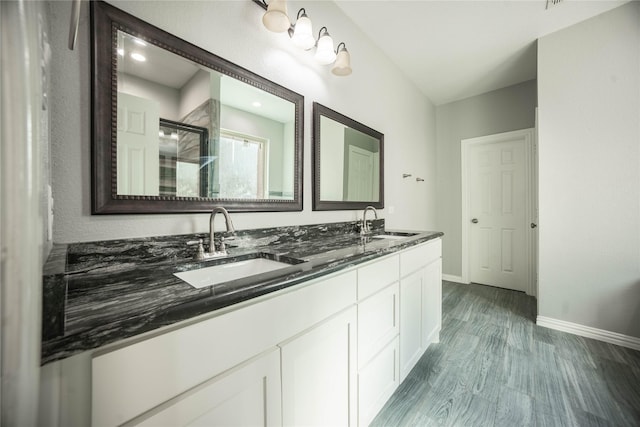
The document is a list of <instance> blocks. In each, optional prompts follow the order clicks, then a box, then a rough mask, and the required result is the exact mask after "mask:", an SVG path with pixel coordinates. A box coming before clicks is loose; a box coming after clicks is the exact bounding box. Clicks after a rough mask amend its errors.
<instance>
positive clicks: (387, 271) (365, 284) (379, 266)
mask: <svg viewBox="0 0 640 427" xmlns="http://www.w3.org/2000/svg"><path fill="white" fill-rule="evenodd" d="M398 259H399V258H398V255H392V256H388V257H385V258H382V259H380V260H376V261H374V262H372V263H371V264H367V265H364V266H363V267H360V268H359V269H358V300H362V299H364V298H367V297H368V296H369V295H373V294H375V293H376V292H378V291H379V290H380V289H382V288H384V287H385V286H388V285H390V284H391V283H393V282H396V281H397V280H398V278H399V277H400V266H399V264H398Z"/></svg>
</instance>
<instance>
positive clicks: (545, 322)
mask: <svg viewBox="0 0 640 427" xmlns="http://www.w3.org/2000/svg"><path fill="white" fill-rule="evenodd" d="M536 324H537V325H538V326H544V327H545V328H549V329H555V330H558V331H562V332H568V333H570V334H574V335H579V336H581V337H586V338H593V339H594V340H598V341H604V342H608V343H610V344H616V345H619V346H622V347H627V348H631V349H633V350H640V338H636V337H632V336H629V335H624V334H619V333H617V332H611V331H605V330H604V329H598V328H592V327H591V326H584V325H579V324H577V323H571V322H566V321H564V320H558V319H553V318H551V317H545V316H538V317H537V318H536Z"/></svg>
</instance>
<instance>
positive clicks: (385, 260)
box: [43, 220, 442, 426]
mask: <svg viewBox="0 0 640 427" xmlns="http://www.w3.org/2000/svg"><path fill="white" fill-rule="evenodd" d="M383 227H384V222H383V220H379V221H374V226H373V230H372V234H371V235H369V236H366V237H361V236H360V235H358V234H357V233H354V232H345V230H352V228H353V224H350V223H340V224H325V225H321V226H305V227H288V228H285V229H277V230H276V229H270V230H254V231H252V232H250V233H249V232H246V234H244V235H243V232H239V233H238V235H237V236H236V239H235V240H232V241H229V244H230V245H229V249H228V250H229V255H228V258H229V259H230V260H231V259H238V257H243V256H248V254H250V253H255V252H260V253H262V254H269V255H268V256H270V257H272V258H273V257H288V258H292V259H295V260H296V261H299V262H296V263H295V264H294V263H291V264H290V265H287V266H285V267H283V268H281V269H279V270H275V271H271V272H267V273H264V274H261V275H257V276H253V277H247V278H242V279H239V280H234V281H231V282H227V283H222V284H220V285H214V286H210V287H205V288H201V289H195V288H193V287H191V286H190V285H188V284H187V283H185V282H183V281H182V280H181V279H179V278H178V277H176V276H175V275H174V273H176V272H180V271H185V270H186V269H193V268H200V267H203V266H204V267H206V266H207V265H209V264H210V263H211V261H204V262H201V263H199V262H194V261H192V260H189V257H190V256H191V255H192V251H193V248H190V249H189V252H186V251H185V250H184V249H183V248H182V246H184V244H182V246H178V244H177V243H176V244H175V245H173V244H170V243H168V242H167V241H163V242H160V241H157V239H156V241H147V242H146V243H144V244H143V245H142V246H145V245H146V246H145V247H146V248H147V250H148V251H153V250H154V249H153V248H156V249H155V250H157V248H158V247H159V246H161V247H163V248H164V249H163V250H158V253H161V254H162V255H161V256H160V258H161V259H160V260H157V259H153V258H151V257H149V258H145V257H144V256H142V257H139V258H141V261H140V264H139V265H136V266H135V267H133V266H131V265H130V262H131V260H126V259H123V257H125V258H126V256H125V255H124V254H126V253H129V254H131V253H132V252H133V249H132V247H131V246H130V245H132V242H105V244H104V245H93V246H92V245H91V244H79V245H81V246H80V247H78V248H71V247H67V248H65V249H64V251H66V256H65V257H66V259H67V262H66V265H67V269H68V268H69V260H75V261H74V262H77V263H78V266H80V264H82V268H84V270H83V271H77V272H75V273H71V272H68V271H67V272H66V273H65V274H62V275H60V274H57V275H56V274H53V275H51V276H48V277H45V284H46V286H49V287H50V289H49V295H50V296H55V295H56V292H54V291H52V288H55V287H56V286H60V285H61V281H64V283H65V289H66V297H65V303H64V304H62V310H63V311H64V313H63V314H62V316H63V319H66V320H65V322H63V324H62V330H60V329H58V330H56V328H55V327H52V326H51V325H49V326H50V327H49V328H45V330H47V331H48V332H47V333H49V334H50V335H51V336H50V337H49V338H48V339H45V340H44V342H43V361H44V363H45V365H44V366H43V376H44V377H45V381H44V383H45V387H46V385H47V384H53V386H52V388H55V389H56V390H59V393H58V394H57V396H55V399H53V398H52V399H51V401H50V402H45V404H44V407H45V408H47V407H49V410H50V411H52V413H57V417H58V420H59V422H58V423H53V424H59V425H93V426H117V425H148V426H157V425H171V426H178V425H192V423H195V424H197V425H231V424H234V425H301V424H305V425H310V424H314V425H368V424H369V423H370V422H371V420H372V419H373V418H374V417H375V415H376V414H377V413H378V411H379V410H380V409H381V408H382V406H383V405H384V404H385V402H386V401H387V400H388V398H389V397H390V396H391V394H392V393H393V392H394V390H395V389H396V388H397V387H398V385H399V384H400V383H401V382H402V380H403V379H404V378H405V377H406V375H407V374H408V373H409V371H410V370H411V369H412V368H413V366H414V365H415V364H416V363H417V361H418V360H419V358H420V357H421V355H422V354H423V353H424V351H425V350H426V349H427V347H428V346H429V345H430V344H431V343H433V342H437V341H438V338H439V331H440V326H441V252H442V251H441V240H440V237H441V236H442V233H436V232H422V233H390V232H388V231H387V232H385V231H384V228H383ZM179 237H180V236H179ZM173 238H174V239H175V238H176V237H173ZM152 240H153V239H152ZM178 240H180V239H178ZM109 244H111V245H112V246H111V249H106V247H107V246H109ZM83 245H84V246H83ZM138 245H140V242H138ZM114 247H119V248H120V250H115V249H114ZM125 247H126V248H128V249H125ZM100 248H101V249H100ZM171 248H176V249H175V251H174V250H173V249H171ZM138 250H142V249H140V248H139V246H138ZM92 251H93V255H89V253H90V252H92ZM116 252H117V253H118V254H120V255H121V256H120V257H118V256H115V255H114V253H116ZM143 252H144V250H143ZM80 253H84V257H83V256H80V255H79V254H80ZM98 253H100V254H101V255H100V256H96V254H98ZM108 253H109V254H110V255H109V256H112V257H113V263H114V264H119V263H120V264H119V265H120V267H119V268H116V267H114V266H111V267H110V268H109V267H108V266H107V265H106V264H105V262H106V258H105V256H106V257H107V258H108V257H109V256H107V255H106V254H108ZM138 255H140V254H138ZM262 256H267V255H262ZM214 262H219V261H214ZM220 262H222V261H220ZM208 263H209V264H208ZM91 265H92V266H93V267H92V266H91ZM127 278H128V279H127ZM47 284H48V285H47ZM118 292H120V294H118ZM92 297H93V298H92ZM154 298H155V299H154ZM53 299H54V300H55V298H53ZM109 302H111V304H109ZM136 304H137V308H136ZM60 306H61V304H60V301H49V302H46V301H45V316H46V313H47V312H49V313H51V312H53V311H55V310H56V309H55V307H58V309H60V308H61V307H60ZM81 313H82V314H81ZM59 315H60V314H59ZM81 315H83V316H86V317H85V319H84V326H83V321H82V319H81ZM56 335H57V336H56ZM47 362H48V363H47ZM43 394H44V393H43ZM54 394H55V393H54Z"/></svg>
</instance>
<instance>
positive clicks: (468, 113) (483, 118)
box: [436, 80, 536, 276]
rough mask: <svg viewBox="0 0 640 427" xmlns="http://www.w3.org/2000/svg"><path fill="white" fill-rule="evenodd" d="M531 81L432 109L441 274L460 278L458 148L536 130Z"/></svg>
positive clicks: (534, 82) (533, 94)
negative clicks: (469, 142) (465, 141)
mask: <svg viewBox="0 0 640 427" xmlns="http://www.w3.org/2000/svg"><path fill="white" fill-rule="evenodd" d="M535 108H536V81H535V80H529V81H527V82H524V83H520V84H517V85H514V86H509V87H507V88H504V89H499V90H495V91H492V92H487V93H485V94H482V95H478V96H474V97H471V98H467V99H463V100H460V101H455V102H451V103H449V104H444V105H439V106H438V107H437V110H436V127H437V144H438V149H437V151H438V172H437V174H438V181H437V182H438V199H437V200H438V202H437V206H438V207H437V209H438V229H439V230H440V231H443V232H444V238H443V241H442V271H443V273H445V274H450V275H454V276H461V275H462V225H461V224H462V181H461V145H460V141H461V140H463V139H466V138H474V137H478V136H485V135H492V134H496V133H501V132H508V131H512V130H518V129H525V128H532V127H534V126H535Z"/></svg>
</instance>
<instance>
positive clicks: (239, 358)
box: [92, 270, 356, 426]
mask: <svg viewBox="0 0 640 427" xmlns="http://www.w3.org/2000/svg"><path fill="white" fill-rule="evenodd" d="M355 302H356V271H355V270H352V271H349V272H347V273H340V274H337V275H334V276H332V277H327V278H321V279H318V280H317V281H315V282H314V283H313V284H310V285H308V286H304V287H302V288H301V289H298V290H295V291H290V292H285V293H283V294H280V295H277V296H273V297H271V298H268V299H265V300H263V301H261V302H257V303H255V304H253V305H248V306H245V307H242V308H239V309H237V310H235V311H230V312H227V313H225V314H222V315H219V316H217V317H213V318H210V319H207V320H203V321H201V322H199V323H195V324H191V325H188V326H185V327H183V328H181V329H177V330H174V331H171V332H167V333H165V334H162V335H159V336H156V337H153V338H149V339H147V340H145V341H141V342H138V343H135V344H132V345H130V346H127V347H124V348H120V349H117V350H114V351H112V352H109V353H106V354H102V355H99V356H96V357H94V358H93V360H92V425H94V426H115V425H120V424H122V423H123V422H126V421H128V420H130V419H132V418H134V417H136V416H138V415H140V414H141V413H143V412H145V411H147V410H149V409H151V408H153V407H155V406H157V405H159V404H161V403H163V402H166V401H167V400H169V399H171V398H173V397H174V396H177V395H179V394H180V393H183V392H184V391H186V390H189V389H190V388H192V387H194V386H196V385H198V384H201V383H202V382H204V381H207V380H209V379H210V378H213V377H214V376H216V375H218V374H220V373H221V372H224V371H226V370H228V369H230V368H232V367H234V366H236V365H238V364H239V363H241V362H243V361H245V360H248V359H249V358H251V357H253V356H255V355H257V354H259V353H261V352H264V351H266V350H268V349H269V348H271V347H275V346H276V345H277V344H278V343H279V342H282V341H284V340H286V339H288V338H290V337H291V336H293V335H295V334H297V333H300V332H302V331H303V330H305V329H307V328H310V327H312V326H313V325H315V324H317V323H319V322H321V321H322V320H324V319H326V318H328V317H330V316H331V315H333V314H335V313H337V312H339V311H341V310H343V309H345V308H347V307H348V306H350V305H353V304H355Z"/></svg>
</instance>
